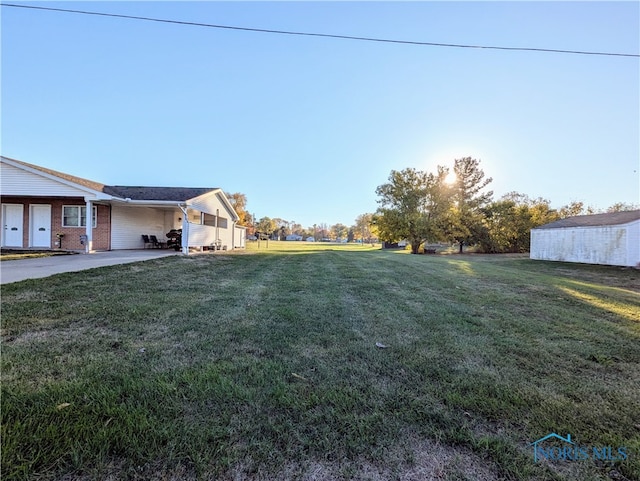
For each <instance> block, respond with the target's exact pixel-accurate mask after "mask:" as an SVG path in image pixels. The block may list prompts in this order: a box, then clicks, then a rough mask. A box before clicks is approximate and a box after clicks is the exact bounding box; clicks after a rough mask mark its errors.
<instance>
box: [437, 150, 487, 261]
mask: <svg viewBox="0 0 640 481" xmlns="http://www.w3.org/2000/svg"><path fill="white" fill-rule="evenodd" d="M453 172H454V174H455V180H454V182H453V185H452V201H453V202H452V205H451V210H450V211H449V222H448V228H447V233H448V234H449V238H450V239H451V240H453V241H454V242H456V243H457V244H458V245H459V249H460V253H462V248H463V246H464V245H465V244H466V245H472V244H476V243H477V242H478V241H479V240H480V237H481V235H482V225H483V219H484V214H483V209H484V208H485V207H486V206H487V205H488V204H489V202H491V197H492V196H493V192H492V191H486V192H483V189H484V188H485V187H486V186H487V185H489V184H490V183H491V181H492V180H493V179H492V178H491V177H488V178H485V176H484V172H483V171H482V169H481V168H480V161H478V160H476V159H473V158H471V157H463V158H462V159H455V160H454V164H453Z"/></svg>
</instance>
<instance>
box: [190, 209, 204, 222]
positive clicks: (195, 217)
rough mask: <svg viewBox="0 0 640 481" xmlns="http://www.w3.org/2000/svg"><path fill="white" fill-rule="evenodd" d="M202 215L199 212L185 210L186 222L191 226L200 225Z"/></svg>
mask: <svg viewBox="0 0 640 481" xmlns="http://www.w3.org/2000/svg"><path fill="white" fill-rule="evenodd" d="M201 214H202V213H201V212H200V211H199V210H192V209H189V210H187V220H188V221H189V222H190V223H191V224H202V215H201Z"/></svg>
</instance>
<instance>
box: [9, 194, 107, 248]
mask: <svg viewBox="0 0 640 481" xmlns="http://www.w3.org/2000/svg"><path fill="white" fill-rule="evenodd" d="M2 203H7V204H22V205H23V206H24V211H23V226H22V233H23V234H22V235H23V239H22V245H23V246H24V247H27V246H28V245H29V213H30V208H29V206H30V205H33V204H48V205H50V206H51V248H52V249H58V248H60V245H58V244H56V243H57V242H59V240H58V236H57V234H59V233H60V234H64V237H63V238H62V247H61V248H62V249H67V250H84V246H83V245H82V244H81V243H80V235H82V234H85V233H86V228H85V227H84V226H83V227H62V206H65V205H77V206H83V207H84V206H86V202H85V201H84V199H77V198H50V199H49V198H33V197H14V196H11V197H2ZM94 205H95V206H96V207H97V209H98V217H97V224H96V227H94V228H93V232H92V237H93V249H94V250H110V249H111V206H109V205H98V204H94Z"/></svg>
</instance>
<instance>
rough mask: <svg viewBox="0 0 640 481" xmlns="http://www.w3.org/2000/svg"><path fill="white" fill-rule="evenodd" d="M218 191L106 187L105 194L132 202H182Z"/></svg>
mask: <svg viewBox="0 0 640 481" xmlns="http://www.w3.org/2000/svg"><path fill="white" fill-rule="evenodd" d="M213 190H218V189H217V188H212V187H130V186H124V185H105V186H104V193H105V194H109V195H113V196H115V197H121V198H123V199H131V200H164V201H176V202H181V201H185V200H187V199H193V198H194V197H198V196H200V195H202V194H206V193H207V192H211V191H213Z"/></svg>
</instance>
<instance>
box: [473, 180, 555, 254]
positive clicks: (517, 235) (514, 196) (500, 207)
mask: <svg viewBox="0 0 640 481" xmlns="http://www.w3.org/2000/svg"><path fill="white" fill-rule="evenodd" d="M484 211H485V220H484V231H483V235H482V236H481V238H480V242H479V243H480V247H481V248H482V250H483V251H484V252H492V253H499V252H528V251H529V248H530V243H531V229H533V228H535V227H538V226H541V225H544V224H547V223H549V222H553V221H556V220H558V219H559V218H560V214H559V213H558V212H557V211H555V210H554V209H551V207H550V202H549V201H548V200H547V199H543V198H541V197H538V198H537V199H530V198H529V197H528V196H527V195H525V194H520V193H518V192H509V193H507V194H505V195H503V196H502V197H501V198H500V200H497V201H495V202H492V203H491V204H489V205H488V206H487V207H486V208H485V209H484Z"/></svg>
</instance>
